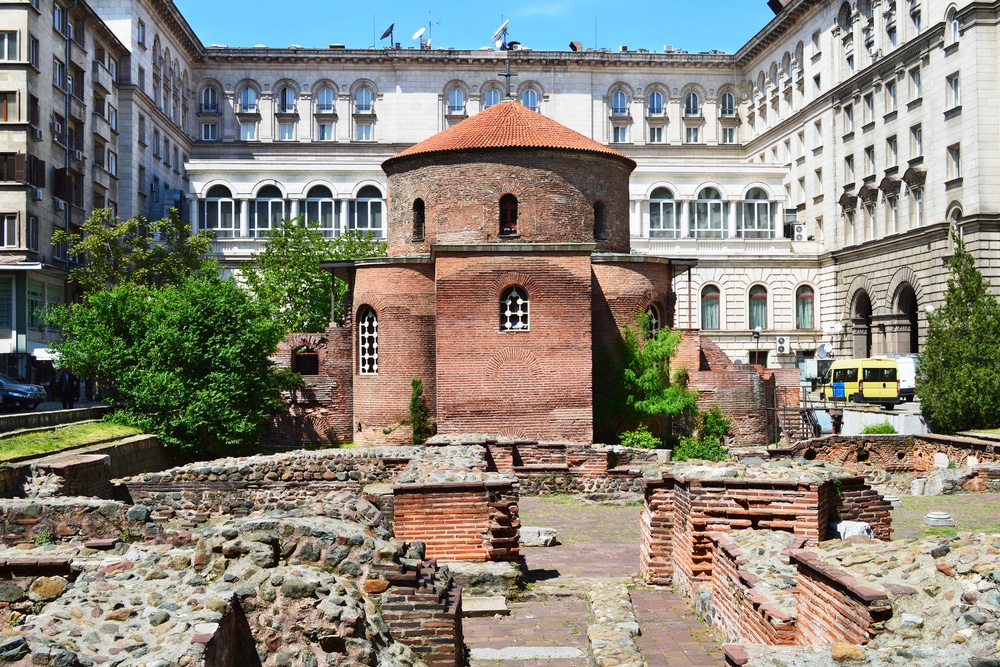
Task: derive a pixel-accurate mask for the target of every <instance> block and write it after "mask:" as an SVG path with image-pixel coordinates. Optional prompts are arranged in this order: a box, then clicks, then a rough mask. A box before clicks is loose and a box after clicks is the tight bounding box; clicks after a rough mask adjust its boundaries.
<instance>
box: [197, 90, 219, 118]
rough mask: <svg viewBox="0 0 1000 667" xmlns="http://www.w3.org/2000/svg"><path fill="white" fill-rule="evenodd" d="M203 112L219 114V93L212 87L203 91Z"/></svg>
mask: <svg viewBox="0 0 1000 667" xmlns="http://www.w3.org/2000/svg"><path fill="white" fill-rule="evenodd" d="M201 111H202V113H218V112H219V91H217V90H216V89H215V88H213V87H212V86H209V87H208V88H205V90H203V91H201Z"/></svg>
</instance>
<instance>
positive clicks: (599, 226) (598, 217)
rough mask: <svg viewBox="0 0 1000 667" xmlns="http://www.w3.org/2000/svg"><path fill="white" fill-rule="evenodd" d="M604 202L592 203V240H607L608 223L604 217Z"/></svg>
mask: <svg viewBox="0 0 1000 667" xmlns="http://www.w3.org/2000/svg"><path fill="white" fill-rule="evenodd" d="M604 213H605V211H604V202H602V201H596V202H594V240H595V241H607V240H608V222H607V220H606V219H605V216H604Z"/></svg>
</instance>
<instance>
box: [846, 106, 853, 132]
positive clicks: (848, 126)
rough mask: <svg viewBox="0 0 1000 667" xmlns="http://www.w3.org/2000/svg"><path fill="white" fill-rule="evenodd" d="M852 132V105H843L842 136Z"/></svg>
mask: <svg viewBox="0 0 1000 667" xmlns="http://www.w3.org/2000/svg"><path fill="white" fill-rule="evenodd" d="M853 131H854V105H852V104H845V105H844V134H850V133H851V132H853Z"/></svg>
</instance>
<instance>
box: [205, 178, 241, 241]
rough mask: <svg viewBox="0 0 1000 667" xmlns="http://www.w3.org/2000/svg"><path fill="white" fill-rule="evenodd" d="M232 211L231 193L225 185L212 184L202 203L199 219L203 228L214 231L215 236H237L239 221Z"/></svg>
mask: <svg viewBox="0 0 1000 667" xmlns="http://www.w3.org/2000/svg"><path fill="white" fill-rule="evenodd" d="M233 211H234V206H233V193H232V192H230V191H229V188H227V187H226V186H225V185H213V186H212V187H211V188H209V190H208V192H207V193H206V194H205V201H204V202H203V203H202V210H201V219H202V220H203V221H204V225H205V229H209V230H211V231H213V232H215V236H216V237H217V238H221V239H226V238H233V237H234V236H237V235H238V233H239V223H238V222H237V221H236V216H235V215H234V214H233Z"/></svg>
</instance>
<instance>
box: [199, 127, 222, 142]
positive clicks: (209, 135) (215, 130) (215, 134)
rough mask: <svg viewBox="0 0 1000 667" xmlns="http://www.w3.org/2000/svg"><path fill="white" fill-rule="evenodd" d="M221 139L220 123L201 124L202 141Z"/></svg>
mask: <svg viewBox="0 0 1000 667" xmlns="http://www.w3.org/2000/svg"><path fill="white" fill-rule="evenodd" d="M218 138H219V125H218V123H202V124H201V140H202V141H216V140H218Z"/></svg>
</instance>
